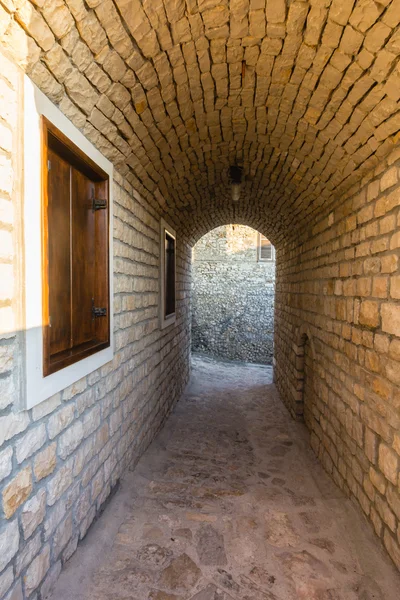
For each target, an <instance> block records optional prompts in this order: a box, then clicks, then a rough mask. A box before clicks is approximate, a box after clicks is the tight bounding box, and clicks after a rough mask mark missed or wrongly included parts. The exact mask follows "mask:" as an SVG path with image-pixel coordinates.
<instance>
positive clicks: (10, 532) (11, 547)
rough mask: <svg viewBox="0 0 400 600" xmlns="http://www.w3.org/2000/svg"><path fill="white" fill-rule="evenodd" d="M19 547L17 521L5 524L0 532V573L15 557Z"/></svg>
mask: <svg viewBox="0 0 400 600" xmlns="http://www.w3.org/2000/svg"><path fill="white" fill-rule="evenodd" d="M18 546H19V529H18V521H17V520H16V519H14V521H12V522H11V523H7V524H6V525H5V527H4V528H3V529H2V530H1V532H0V571H2V570H3V569H4V568H5V567H6V565H7V564H8V563H9V562H10V560H11V559H12V558H13V557H14V556H15V555H16V553H17V551H18Z"/></svg>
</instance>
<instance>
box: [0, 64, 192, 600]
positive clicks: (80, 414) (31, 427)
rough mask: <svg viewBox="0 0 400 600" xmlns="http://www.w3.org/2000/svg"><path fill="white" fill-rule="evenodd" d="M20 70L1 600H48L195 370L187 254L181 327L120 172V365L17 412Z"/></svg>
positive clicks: (8, 203)
mask: <svg viewBox="0 0 400 600" xmlns="http://www.w3.org/2000/svg"><path fill="white" fill-rule="evenodd" d="M21 82H22V74H21V73H20V72H19V70H18V69H17V68H16V67H15V66H14V65H13V64H12V63H11V62H10V61H9V60H8V59H7V58H6V57H4V56H2V55H1V53H0V598H1V599H3V598H4V599H7V600H21V599H22V598H26V599H27V598H35V599H36V598H38V597H41V598H45V596H46V595H47V593H48V592H49V590H50V589H51V586H52V584H53V583H54V582H55V580H56V579H57V577H58V574H59V573H60V570H61V567H62V564H63V563H64V562H65V561H66V560H68V558H69V557H70V556H71V555H72V554H73V552H74V551H75V549H76V547H77V544H78V542H79V540H81V539H82V538H83V537H84V536H85V534H86V532H87V530H88V528H89V526H90V524H91V523H92V522H93V520H94V519H95V518H96V515H98V514H99V512H100V511H101V507H102V505H103V504H104V502H105V501H106V499H107V497H108V496H109V495H110V493H111V491H112V490H113V488H114V487H115V486H116V485H117V483H118V481H119V479H120V478H121V476H122V475H123V473H124V471H125V470H126V469H127V468H129V467H132V466H133V465H134V464H135V462H136V461H137V460H138V458H139V457H140V455H141V454H142V452H143V451H144V450H145V448H146V447H147V446H148V444H149V443H150V442H151V441H152V439H153V438H154V435H155V434H156V433H157V431H158V430H159V429H160V427H161V426H162V424H163V422H164V420H165V419H166V417H167V415H168V414H169V412H170V410H171V409H172V407H173V406H174V403H175V402H176V401H177V399H178V398H179V397H180V395H181V392H182V390H183V388H184V386H185V384H186V382H187V380H188V375H189V352H190V348H189V330H188V327H187V323H188V321H189V319H188V312H189V304H188V296H189V291H190V282H189V281H188V274H189V273H188V268H189V266H190V251H189V249H188V247H187V245H184V244H183V243H182V242H181V240H178V245H177V278H178V282H177V322H176V326H175V327H170V328H167V329H166V330H164V331H160V329H159V321H158V302H159V244H160V242H159V239H160V238H159V218H160V215H159V214H158V213H157V212H156V211H155V209H154V208H153V207H152V206H150V205H149V204H148V203H147V202H146V201H145V200H143V198H142V197H141V196H140V195H139V194H137V193H136V192H135V191H134V190H133V189H132V187H131V186H130V184H128V183H127V182H126V181H125V180H124V179H123V178H122V177H121V176H120V175H119V174H118V172H117V171H115V180H114V183H113V186H114V293H115V296H114V314H115V356H114V360H113V361H112V362H111V363H109V364H107V365H105V366H104V367H102V368H101V369H99V370H97V371H95V372H93V373H91V374H90V375H88V376H87V377H85V378H83V379H81V380H80V381H78V382H77V383H75V384H73V385H72V386H71V387H69V388H68V389H65V390H63V391H62V392H61V393H59V394H56V395H55V396H53V397H52V398H50V399H48V400H47V401H45V402H43V403H41V404H39V405H37V406H36V407H35V408H33V409H32V410H29V411H25V410H22V411H19V410H18V404H19V399H20V396H21V386H22V379H21V366H22V341H23V327H22V325H21V316H22V293H21V292H22V285H21V283H20V282H21V281H22V267H23V262H22V259H23V253H22V248H21V238H22V230H21V223H20V210H21V201H22V190H21V187H20V182H21V164H20V159H21V123H20V119H21V117H22V114H23V111H22V96H21V93H20V92H21V89H20V88H21Z"/></svg>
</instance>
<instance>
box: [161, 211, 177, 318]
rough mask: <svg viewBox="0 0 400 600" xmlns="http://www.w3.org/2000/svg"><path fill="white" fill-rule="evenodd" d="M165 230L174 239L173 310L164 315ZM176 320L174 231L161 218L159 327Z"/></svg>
mask: <svg viewBox="0 0 400 600" xmlns="http://www.w3.org/2000/svg"><path fill="white" fill-rule="evenodd" d="M165 232H167V233H169V234H170V235H171V236H172V237H173V238H174V240H175V312H174V314H173V315H169V316H168V317H165V315H164V306H165V286H164V281H165V252H164V240H165ZM175 321H176V231H175V229H173V227H171V226H170V225H169V224H168V223H167V222H166V221H165V220H164V219H163V218H161V220H160V329H165V328H166V327H169V326H170V325H173V324H174V323H175Z"/></svg>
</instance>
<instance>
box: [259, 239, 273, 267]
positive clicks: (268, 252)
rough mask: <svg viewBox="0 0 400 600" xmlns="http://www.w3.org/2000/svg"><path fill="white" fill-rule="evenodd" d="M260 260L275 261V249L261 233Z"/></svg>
mask: <svg viewBox="0 0 400 600" xmlns="http://www.w3.org/2000/svg"><path fill="white" fill-rule="evenodd" d="M258 260H259V261H266V262H267V261H273V260H274V247H273V245H272V244H271V242H270V241H269V240H268V239H267V238H266V237H265V236H264V235H262V234H261V233H259V234H258Z"/></svg>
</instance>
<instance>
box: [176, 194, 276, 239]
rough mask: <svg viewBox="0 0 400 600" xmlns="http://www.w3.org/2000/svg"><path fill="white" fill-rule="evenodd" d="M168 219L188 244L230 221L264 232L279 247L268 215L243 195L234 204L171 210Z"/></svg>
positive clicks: (273, 224)
mask: <svg viewBox="0 0 400 600" xmlns="http://www.w3.org/2000/svg"><path fill="white" fill-rule="evenodd" d="M172 219H173V220H172V221H171V222H173V223H174V224H175V225H176V227H177V230H178V235H183V236H184V238H185V239H186V240H187V241H188V243H189V244H190V245H191V246H194V245H195V244H196V242H198V241H199V239H200V238H201V237H203V235H205V234H207V233H209V232H210V231H212V230H213V229H215V228H216V227H221V226H223V225H231V224H237V225H246V226H247V227H251V228H252V229H255V230H256V231H257V232H259V233H262V234H263V235H265V236H266V237H267V238H268V239H269V240H270V241H271V242H272V244H274V245H278V246H279V243H280V240H279V239H278V238H277V236H276V227H275V223H274V221H273V220H271V219H270V218H268V214H267V213H266V211H265V210H263V209H262V208H261V207H260V206H258V205H257V204H251V203H249V201H248V200H247V199H246V198H244V199H243V200H242V201H240V202H238V203H232V202H226V204H221V205H216V206H215V207H214V208H212V209H211V210H201V209H198V210H193V211H192V210H189V211H188V210H185V209H183V210H181V211H174V213H173V214H172Z"/></svg>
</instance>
